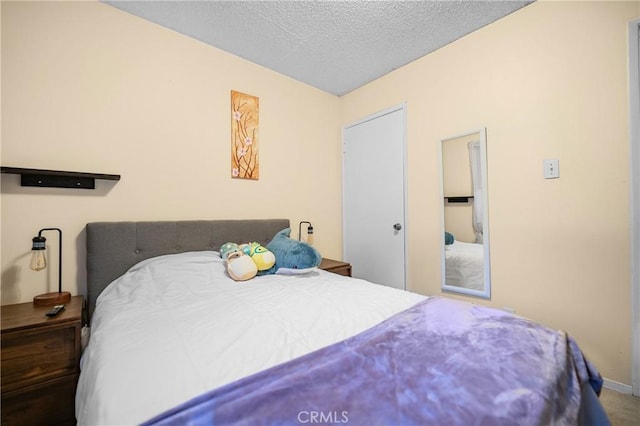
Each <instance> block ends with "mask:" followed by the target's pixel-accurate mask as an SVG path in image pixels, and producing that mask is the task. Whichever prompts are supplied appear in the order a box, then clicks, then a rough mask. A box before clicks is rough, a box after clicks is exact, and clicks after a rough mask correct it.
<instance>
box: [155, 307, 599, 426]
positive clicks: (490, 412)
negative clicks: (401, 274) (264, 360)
mask: <svg viewBox="0 0 640 426" xmlns="http://www.w3.org/2000/svg"><path fill="white" fill-rule="evenodd" d="M212 362H215V361H212ZM589 384H590V385H591V388H593V390H594V391H595V393H597V394H599V392H600V386H601V384H602V380H601V378H600V375H599V374H598V372H597V371H596V370H595V368H593V367H592V366H591V365H590V364H589V363H588V362H587V361H586V359H585V358H584V357H583V355H582V353H581V352H580V349H579V348H578V346H577V345H576V344H575V342H574V341H573V339H571V337H569V336H567V334H566V333H564V332H562V331H554V330H550V329H548V328H545V327H542V326H541V325H539V324H537V323H534V322H532V321H529V320H526V319H523V318H520V317H516V316H513V315H511V314H509V313H506V312H502V311H500V310H496V309H490V308H484V307H480V306H474V305H471V304H468V303H464V302H458V301H454V300H450V299H445V298H430V299H427V300H425V301H424V302H421V303H419V304H417V305H415V306H413V307H412V308H410V309H408V310H406V311H404V312H401V313H399V314H397V315H395V316H393V317H391V318H389V319H388V320H386V321H384V322H382V323H380V324H379V325H377V326H375V327H373V328H371V329H369V330H366V331H365V332H363V333H361V334H358V335H356V336H354V337H352V338H350V339H347V340H345V341H342V342H339V343H336V344H334V345H331V346H327V347H325V348H322V349H320V350H317V351H315V352H312V353H310V354H308V355H305V356H303V357H300V358H297V359H294V360H292V361H289V362H287V363H284V364H280V365H278V366H275V367H273V368H270V369H268V370H265V371H262V372H259V373H257V374H254V375H252V376H249V377H246V378H243V379H240V380H238V381H236V382H234V383H230V384H228V385H226V386H223V387H221V388H218V389H215V390H213V391H211V392H208V393H206V394H204V395H202V396H200V397H198V398H195V399H193V400H191V401H189V402H187V403H185V404H183V405H181V406H179V407H176V408H175V409H173V410H170V411H168V412H166V413H164V414H162V415H160V416H158V417H156V418H154V419H152V420H150V421H149V422H148V423H147V424H176V425H178V424H179V425H184V424H197V425H203V424H247V425H261V424H265V425H266V424H268V425H272V424H308V423H311V424H319V423H322V424H339V423H349V424H353V425H361V424H362V425H365V424H366V425H377V424H380V425H427V424H429V425H472V424H481V425H513V424H515V423H517V424H519V425H551V424H553V425H564V424H566V425H575V424H578V420H579V419H578V417H579V411H580V405H581V400H582V391H583V388H589ZM591 388H589V392H591ZM596 402H597V400H596Z"/></svg>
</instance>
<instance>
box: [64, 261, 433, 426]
mask: <svg viewBox="0 0 640 426" xmlns="http://www.w3.org/2000/svg"><path fill="white" fill-rule="evenodd" d="M424 298H425V297H424V296H420V295H417V294H414V293H409V292H405V291H401V290H396V289H393V288H390V287H384V286H380V285H375V284H371V283H369V282H366V281H362V280H357V279H351V278H347V277H343V276H340V275H336V274H332V273H328V272H325V271H322V270H318V271H315V272H312V273H310V274H306V275H297V276H282V275H266V276H261V277H255V278H253V279H252V280H250V281H245V282H235V281H233V280H231V279H230V278H229V277H228V276H227V275H226V273H225V271H224V263H223V261H222V259H220V256H219V255H218V254H217V253H214V252H196V253H183V254H176V255H167V256H161V257H157V258H153V259H148V260H145V261H143V262H141V263H139V264H138V265H136V266H134V267H133V268H131V270H129V271H128V272H127V273H126V274H125V275H123V276H122V277H120V278H119V279H117V280H115V281H114V282H113V283H111V284H110V285H109V286H108V287H107V288H106V289H105V290H104V292H103V293H102V294H101V296H100V297H99V298H98V302H97V307H96V310H95V313H94V315H93V318H92V323H91V325H92V331H91V338H90V341H89V344H88V346H87V348H86V350H85V352H84V354H83V357H82V362H81V374H80V380H79V383H78V389H77V393H76V417H77V419H78V424H79V425H123V424H134V423H140V422H142V421H145V420H148V419H150V418H151V417H153V416H155V415H157V414H160V413H162V412H163V411H165V410H167V409H169V408H172V407H174V406H177V405H179V404H180V403H182V402H185V401H188V400H189V399H191V398H193V397H195V396H197V395H199V394H201V393H204V392H206V391H208V390H211V389H214V388H217V387H219V386H222V385H224V384H226V383H229V382H232V381H234V380H236V379H239V378H241V377H244V376H247V375H249V374H252V373H256V372H258V371H260V370H263V369H266V368H269V367H271V366H274V365H276V364H279V363H282V362H285V361H288V360H290V359H293V358H295V357H298V356H301V355H304V354H306V353H309V352H311V351H313V350H315V349H319V348H321V347H323V346H326V345H329V344H332V343H335V342H338V341H340V340H343V339H345V338H348V337H350V336H353V335H355V334H357V333H359V332H361V331H364V330H365V329H367V328H369V327H371V326H373V325H375V324H377V323H379V322H381V321H383V320H384V319H386V318H388V317H390V316H391V315H393V314H395V313H397V312H400V311H401V310H404V309H406V308H408V307H410V306H412V305H414V304H415V303H417V302H419V301H421V300H423V299H424Z"/></svg>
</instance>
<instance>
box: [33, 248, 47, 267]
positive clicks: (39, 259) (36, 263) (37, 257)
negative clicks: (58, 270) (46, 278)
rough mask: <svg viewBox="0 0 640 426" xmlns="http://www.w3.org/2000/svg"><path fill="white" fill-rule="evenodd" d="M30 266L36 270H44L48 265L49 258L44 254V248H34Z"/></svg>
mask: <svg viewBox="0 0 640 426" xmlns="http://www.w3.org/2000/svg"><path fill="white" fill-rule="evenodd" d="M29 267H30V268H31V269H33V270H34V271H42V270H43V269H44V268H46V267H47V258H46V256H45V255H44V250H33V254H32V255H31V263H30V264H29Z"/></svg>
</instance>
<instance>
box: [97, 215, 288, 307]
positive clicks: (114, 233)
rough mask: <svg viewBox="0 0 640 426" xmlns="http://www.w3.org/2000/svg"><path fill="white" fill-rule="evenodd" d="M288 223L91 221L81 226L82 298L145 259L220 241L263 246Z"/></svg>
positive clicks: (199, 248)
mask: <svg viewBox="0 0 640 426" xmlns="http://www.w3.org/2000/svg"><path fill="white" fill-rule="evenodd" d="M288 227H289V220H288V219H250V220H187V221H162V222H93V223H88V224H87V293H88V294H87V302H88V308H89V317H91V314H92V313H93V309H94V307H95V304H96V299H97V298H98V296H99V295H100V293H101V292H102V290H104V289H105V287H107V285H109V283H111V281H113V280H115V279H116V278H118V277H119V276H120V275H122V274H124V273H125V272H126V271H127V270H128V269H129V268H131V267H132V266H133V265H135V264H136V263H138V262H140V261H142V260H144V259H148V258H150V257H155V256H160V255H163V254H171V253H181V252H186V251H203V250H218V249H220V246H221V245H223V244H224V243H226V242H229V241H233V242H237V243H241V242H250V241H257V242H259V243H261V244H263V245H266V244H267V243H268V242H269V241H270V240H271V238H273V236H274V235H275V234H276V233H277V232H279V231H281V230H283V229H285V228H288Z"/></svg>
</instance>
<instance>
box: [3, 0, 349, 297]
mask: <svg viewBox="0 0 640 426" xmlns="http://www.w3.org/2000/svg"><path fill="white" fill-rule="evenodd" d="M232 89H233V90H238V91H242V92H245V93H249V94H252V95H254V96H258V97H259V98H260V150H261V153H260V162H261V173H260V180H258V181H242V180H232V179H231V178H230V158H231V154H230V147H231V141H230V121H231V112H230V104H231V100H230V91H231V90H232ZM338 104H339V98H337V97H335V96H332V95H328V94H326V93H324V92H321V91H319V90H317V89H314V88H311V87H310V86H307V85H304V84H302V83H299V82H297V81H294V80H292V79H289V78H286V77H284V76H282V75H280V74H277V73H274V72H272V71H269V70H267V69H265V68H263V67H260V66H257V65H254V64H251V63H249V62H247V61H245V60H242V59H240V58H238V57H235V56H232V55H229V54H227V53H225V52H222V51H220V50H217V49H214V48H212V47H210V46H207V45H205V44H203V43H200V42H197V41H194V40H193V39H190V38H187V37H185V36H182V35H179V34H177V33H175V32H173V31H170V30H167V29H164V28H161V27H160V26H157V25H154V24H151V23H149V22H147V21H144V20H142V19H140V18H137V17H134V16H131V15H128V14H126V13H124V12H122V11H120V10H117V9H115V8H112V7H110V6H107V5H105V4H101V3H97V2H19V3H12V2H4V1H3V2H2V112H3V115H2V165H4V166H14V167H32V168H45V169H61V170H76V171H88V172H96V173H114V174H121V175H122V179H121V180H120V181H119V182H117V183H113V182H110V181H97V189H96V190H94V191H91V190H66V189H55V188H54V189H43V188H22V187H20V186H19V177H18V176H15V175H7V174H3V175H2V219H1V220H2V223H1V224H2V227H1V232H2V304H9V303H15V302H21V301H29V300H31V298H32V297H33V296H34V295H36V294H39V293H43V292H46V291H54V290H55V288H56V287H57V268H56V267H53V268H48V269H47V272H46V273H45V272H33V271H31V270H29V269H28V262H29V256H30V249H31V238H32V237H33V236H34V235H35V234H36V233H37V231H38V229H40V228H43V227H49V226H57V227H60V228H62V230H63V231H64V239H63V243H64V250H63V251H64V258H63V260H64V267H63V272H64V287H65V289H66V290H69V291H71V292H72V293H74V294H76V293H78V292H80V293H83V292H84V289H85V282H84V280H85V276H86V274H85V270H84V262H85V248H84V244H85V240H84V231H83V229H84V225H85V223H87V222H90V221H101V220H147V219H150V220H154V219H155V220H164V219H168V220H173V219H210V218H269V217H284V218H289V219H290V220H291V221H292V223H293V224H294V233H295V235H296V237H297V232H298V231H297V229H298V226H297V223H298V222H299V221H300V220H309V221H311V222H312V223H313V225H314V228H315V246H316V247H317V248H318V249H319V250H320V252H321V253H322V254H323V255H325V256H328V257H337V258H339V257H340V256H341V247H342V245H341V238H342V236H341V210H340V209H341V201H340V192H339V190H340V185H341V184H340V182H341V160H340V152H341V145H340V144H341V139H340V137H341V131H340V126H339V122H338V109H339V105H338ZM47 236H48V237H49V240H48V242H49V243H51V244H52V245H53V247H54V248H55V247H57V235H56V234H55V233H53V234H50V235H47ZM56 252H57V250H52V253H51V255H52V256H54V257H53V258H52V260H53V264H54V265H56V263H57V260H56V257H55V253H56ZM47 281H48V282H49V283H47ZM48 284H49V285H48ZM50 289H51V290H50Z"/></svg>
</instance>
